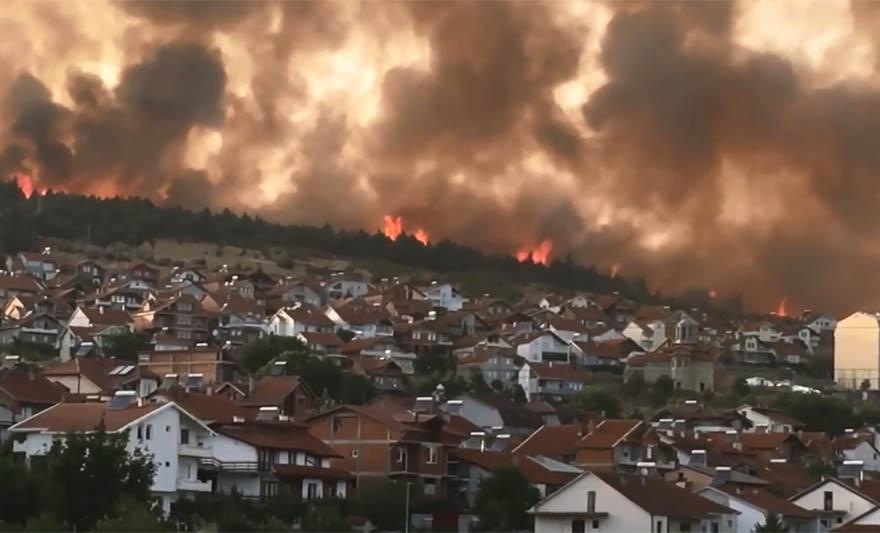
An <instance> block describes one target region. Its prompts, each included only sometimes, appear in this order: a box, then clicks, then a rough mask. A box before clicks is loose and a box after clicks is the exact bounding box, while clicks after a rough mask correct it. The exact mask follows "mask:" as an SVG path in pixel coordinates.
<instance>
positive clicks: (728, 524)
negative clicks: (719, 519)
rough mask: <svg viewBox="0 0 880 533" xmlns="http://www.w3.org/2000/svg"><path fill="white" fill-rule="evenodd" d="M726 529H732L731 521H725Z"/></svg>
mask: <svg viewBox="0 0 880 533" xmlns="http://www.w3.org/2000/svg"><path fill="white" fill-rule="evenodd" d="M727 529H733V520H728V521H727Z"/></svg>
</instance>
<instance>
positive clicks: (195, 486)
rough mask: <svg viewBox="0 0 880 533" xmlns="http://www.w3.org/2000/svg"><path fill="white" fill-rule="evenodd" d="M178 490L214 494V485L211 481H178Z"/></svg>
mask: <svg viewBox="0 0 880 533" xmlns="http://www.w3.org/2000/svg"><path fill="white" fill-rule="evenodd" d="M177 488H178V489H180V490H189V491H193V492H212V491H213V484H212V483H211V482H210V481H199V480H197V479H195V480H191V479H178V480H177Z"/></svg>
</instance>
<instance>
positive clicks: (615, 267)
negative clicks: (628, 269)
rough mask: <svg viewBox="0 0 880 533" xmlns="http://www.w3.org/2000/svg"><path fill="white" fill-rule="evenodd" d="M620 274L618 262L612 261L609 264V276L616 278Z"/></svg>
mask: <svg viewBox="0 0 880 533" xmlns="http://www.w3.org/2000/svg"><path fill="white" fill-rule="evenodd" d="M619 275H620V263H614V264H613V265H611V277H612V278H616V277H617V276H619Z"/></svg>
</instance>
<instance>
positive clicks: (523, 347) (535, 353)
mask: <svg viewBox="0 0 880 533" xmlns="http://www.w3.org/2000/svg"><path fill="white" fill-rule="evenodd" d="M509 342H510V343H511V344H512V345H514V346H515V347H516V354H517V355H519V356H520V357H522V358H523V359H525V360H526V361H529V362H533V363H549V362H551V361H552V362H554V363H572V362H573V358H576V356H577V355H576V354H577V352H578V349H577V348H576V347H575V346H574V344H572V343H571V342H569V340H567V339H565V338H563V337H562V336H560V335H559V334H558V333H556V332H555V331H553V330H542V331H535V332H532V333H528V334H524V335H520V336H517V337H514V338H512V339H510V341H509Z"/></svg>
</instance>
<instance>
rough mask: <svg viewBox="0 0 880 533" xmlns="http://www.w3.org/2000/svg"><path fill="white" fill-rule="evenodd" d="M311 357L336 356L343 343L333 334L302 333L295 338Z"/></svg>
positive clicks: (318, 332)
mask: <svg viewBox="0 0 880 533" xmlns="http://www.w3.org/2000/svg"><path fill="white" fill-rule="evenodd" d="M296 338H297V339H299V341H300V342H301V343H303V344H304V345H305V347H306V348H307V349H308V351H309V354H312V355H327V354H338V353H339V349H340V348H341V347H342V345H343V344H345V342H343V340H342V339H340V338H339V337H338V336H337V335H336V334H335V333H323V332H320V331H304V332H302V333H300V334H299V335H297V336H296Z"/></svg>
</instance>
